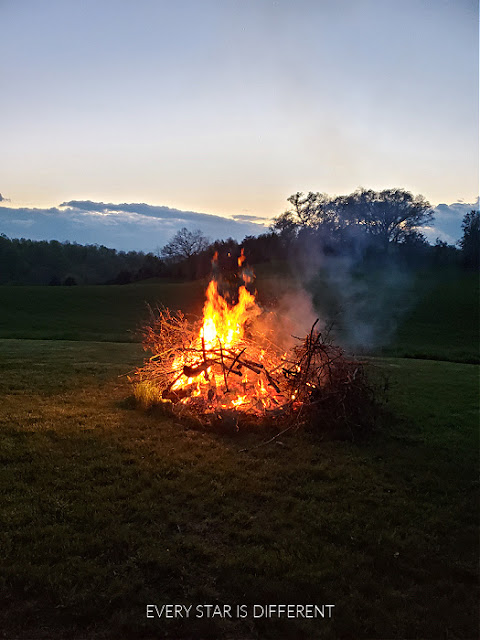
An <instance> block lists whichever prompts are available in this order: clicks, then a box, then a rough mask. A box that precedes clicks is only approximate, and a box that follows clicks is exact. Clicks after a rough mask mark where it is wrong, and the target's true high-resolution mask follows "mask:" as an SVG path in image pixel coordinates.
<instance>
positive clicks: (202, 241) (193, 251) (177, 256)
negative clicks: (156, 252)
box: [160, 227, 209, 262]
mask: <svg viewBox="0 0 480 640" xmlns="http://www.w3.org/2000/svg"><path fill="white" fill-rule="evenodd" d="M208 246H209V241H208V238H206V237H205V236H204V235H203V233H202V231H200V229H196V230H195V231H189V230H188V229H187V228H186V227H183V228H182V229H180V231H177V233H176V234H175V235H174V236H173V238H172V239H171V240H170V242H168V243H167V244H166V245H165V246H164V247H163V248H162V249H161V251H160V253H161V256H162V258H163V259H164V260H167V261H169V262H181V261H182V260H190V259H191V258H193V256H196V255H198V254H199V253H201V252H202V251H205V250H206V249H207V248H208Z"/></svg>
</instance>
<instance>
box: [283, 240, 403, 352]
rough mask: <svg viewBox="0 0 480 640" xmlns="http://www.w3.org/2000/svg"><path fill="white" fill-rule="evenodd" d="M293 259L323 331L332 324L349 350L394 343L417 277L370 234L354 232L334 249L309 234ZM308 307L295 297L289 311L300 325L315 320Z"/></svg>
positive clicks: (342, 343)
mask: <svg viewBox="0 0 480 640" xmlns="http://www.w3.org/2000/svg"><path fill="white" fill-rule="evenodd" d="M291 258H292V265H293V267H294V271H295V276H296V279H297V283H298V286H299V287H301V288H302V291H303V292H304V293H303V295H304V296H305V295H307V296H308V298H309V300H310V307H311V309H312V313H313V316H315V317H320V318H321V324H322V326H323V328H325V326H327V325H332V334H333V336H334V338H335V340H336V342H337V343H339V344H340V345H341V346H343V347H344V348H345V349H347V350H348V351H350V352H368V351H371V350H373V349H378V348H379V347H381V346H383V345H385V344H387V343H388V342H389V341H390V340H391V339H392V337H393V335H394V333H395V331H396V328H397V326H398V323H399V321H400V319H401V317H402V316H403V315H404V313H405V311H406V310H407V309H408V307H409V305H410V298H411V295H410V294H411V284H412V276H411V274H410V273H409V271H408V270H407V269H406V267H405V266H404V265H402V264H401V263H400V262H399V261H398V260H396V259H395V258H394V257H393V256H392V255H390V254H387V253H386V252H385V250H384V248H383V247H381V246H380V244H379V243H377V242H376V241H375V239H374V238H372V236H371V235H368V234H367V233H365V232H363V231H362V230H359V229H358V228H352V229H351V230H350V231H349V233H348V235H347V236H346V237H344V238H343V239H342V242H341V244H337V245H336V246H332V245H331V244H329V242H325V238H323V239H322V237H321V236H319V235H318V234H305V236H304V237H303V238H300V248H298V247H297V250H296V251H295V254H294V255H293V256H292V257H291ZM285 304H287V305H288V299H287V300H286V301H285ZM306 308H307V307H306V306H305V305H302V304H301V303H300V302H298V301H297V300H294V299H293V300H292V303H291V307H290V310H288V306H287V309H286V310H285V311H284V313H285V314H286V316H287V317H288V318H293V319H296V320H297V326H299V323H301V322H302V321H303V320H304V318H305V319H306V318H307V317H308V318H309V320H311V318H312V317H313V316H312V313H310V314H308V315H307V311H306ZM304 333H305V332H304Z"/></svg>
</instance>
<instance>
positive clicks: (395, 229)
mask: <svg viewBox="0 0 480 640" xmlns="http://www.w3.org/2000/svg"><path fill="white" fill-rule="evenodd" d="M288 202H290V204H291V205H292V207H291V208H290V209H289V210H287V211H286V212H285V213H283V214H281V215H280V216H278V217H277V218H275V219H274V223H273V225H272V230H273V231H275V232H277V233H279V234H280V235H281V236H282V237H286V238H288V237H290V238H291V237H292V236H298V234H299V233H300V232H302V231H303V230H305V229H308V230H313V231H316V232H317V233H318V234H319V235H320V236H321V237H322V239H323V243H324V244H326V246H330V247H335V246H336V245H337V246H338V243H339V240H340V241H343V240H344V239H345V240H347V241H348V240H349V239H350V240H351V238H352V231H351V229H352V227H356V229H357V231H356V233H357V236H358V235H359V234H363V233H368V234H369V235H370V236H371V237H372V238H373V239H375V241H376V242H377V243H378V244H379V245H380V246H382V247H385V248H386V247H387V246H388V244H389V243H390V242H393V243H400V242H404V241H405V240H406V238H407V237H409V236H413V235H415V234H416V233H418V230H419V228H420V227H421V226H423V225H425V224H428V223H430V222H432V220H433V211H432V209H431V207H430V204H429V202H427V200H425V198H424V197H423V196H422V195H418V196H413V195H412V194H411V193H410V192H409V191H405V190H404V189H385V190H383V191H373V190H372V189H369V190H367V189H358V190H357V191H355V192H354V193H352V194H350V195H348V196H336V197H330V196H328V195H327V194H325V193H313V192H309V193H308V194H307V195H306V196H305V195H304V194H303V193H300V192H299V193H295V194H294V195H292V196H290V197H289V198H288Z"/></svg>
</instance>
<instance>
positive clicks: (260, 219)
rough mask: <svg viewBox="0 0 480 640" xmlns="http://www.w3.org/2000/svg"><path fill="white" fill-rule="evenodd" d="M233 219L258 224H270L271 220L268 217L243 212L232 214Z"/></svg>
mask: <svg viewBox="0 0 480 640" xmlns="http://www.w3.org/2000/svg"><path fill="white" fill-rule="evenodd" d="M232 218H233V219H234V220H239V221H240V222H257V223H259V224H267V225H270V224H272V221H271V220H270V219H269V218H263V217H261V216H252V215H245V214H238V215H237V216H232Z"/></svg>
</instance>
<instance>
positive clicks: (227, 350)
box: [133, 260, 368, 429]
mask: <svg viewBox="0 0 480 640" xmlns="http://www.w3.org/2000/svg"><path fill="white" fill-rule="evenodd" d="M242 262H243V260H242ZM260 314H261V310H260V308H259V307H258V306H257V304H256V301H255V298H254V296H253V295H252V294H250V293H249V292H248V291H247V289H246V288H245V287H243V286H242V287H240V289H239V292H238V302H237V303H236V304H230V303H228V302H227V301H226V300H225V299H224V298H223V297H222V296H221V294H220V293H219V292H218V289H217V284H216V282H215V281H212V282H210V284H209V286H208V289H207V300H206V303H205V307H204V313H203V318H202V319H201V320H200V321H191V320H188V319H187V318H186V317H185V316H184V315H183V314H182V313H181V312H177V313H172V312H171V311H170V310H169V309H166V308H162V309H158V310H157V311H156V312H155V313H152V322H151V324H150V326H148V327H146V329H145V330H144V347H145V349H146V350H147V351H150V352H151V356H150V357H149V358H148V359H147V360H146V362H145V364H144V366H143V367H141V368H139V369H137V370H136V372H135V374H134V376H133V381H134V382H135V390H136V391H135V392H136V395H137V397H138V398H139V399H140V400H141V401H142V402H143V404H144V405H145V406H150V405H151V404H161V403H168V404H169V406H170V407H171V409H172V410H173V411H174V412H176V413H177V414H180V415H183V416H185V415H191V416H192V417H194V418H195V420H196V421H199V420H200V422H201V423H202V424H212V423H215V422H222V421H225V420H227V418H228V419H230V418H231V420H232V423H233V424H234V425H235V427H237V425H238V420H239V416H241V417H242V419H243V420H245V419H248V420H250V421H252V420H254V421H255V420H256V421H258V420H259V419H261V420H262V421H268V419H269V418H271V419H272V421H274V420H275V419H278V416H279V415H282V416H283V417H284V418H285V420H286V421H287V427H288V424H290V426H296V427H298V426H299V425H300V424H304V423H306V422H310V423H313V422H315V421H317V420H319V419H321V420H322V423H323V425H325V424H327V423H335V422H336V423H338V422H339V421H341V420H343V421H344V422H345V421H346V422H348V421H349V420H350V421H351V418H352V416H354V421H355V422H359V423H361V422H362V415H361V411H362V409H358V408H359V407H360V408H361V407H362V406H363V408H365V402H364V400H365V398H366V397H367V396H368V385H367V382H366V376H365V374H364V370H363V366H362V364H361V363H359V362H356V361H352V360H349V359H348V358H346V357H345V354H344V352H343V351H342V349H341V348H340V347H338V346H335V345H333V344H332V342H331V341H330V339H329V333H328V331H327V332H326V334H322V332H321V331H319V330H318V328H317V327H318V323H319V320H316V322H315V323H314V324H313V326H312V328H311V330H310V332H309V333H308V335H307V336H306V337H305V338H304V339H303V340H300V339H298V340H299V344H297V346H295V347H294V348H293V349H292V350H291V352H290V353H288V354H286V353H283V352H282V350H281V349H280V348H279V347H278V346H277V345H275V344H274V343H273V342H272V341H271V339H270V338H267V336H266V335H265V334H261V333H259V332H257V333H256V332H255V330H254V321H255V319H256V318H257V317H258V316H259V315H260ZM362 402H363V405H362ZM289 421H290V423H289ZM350 429H351V425H350Z"/></svg>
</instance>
